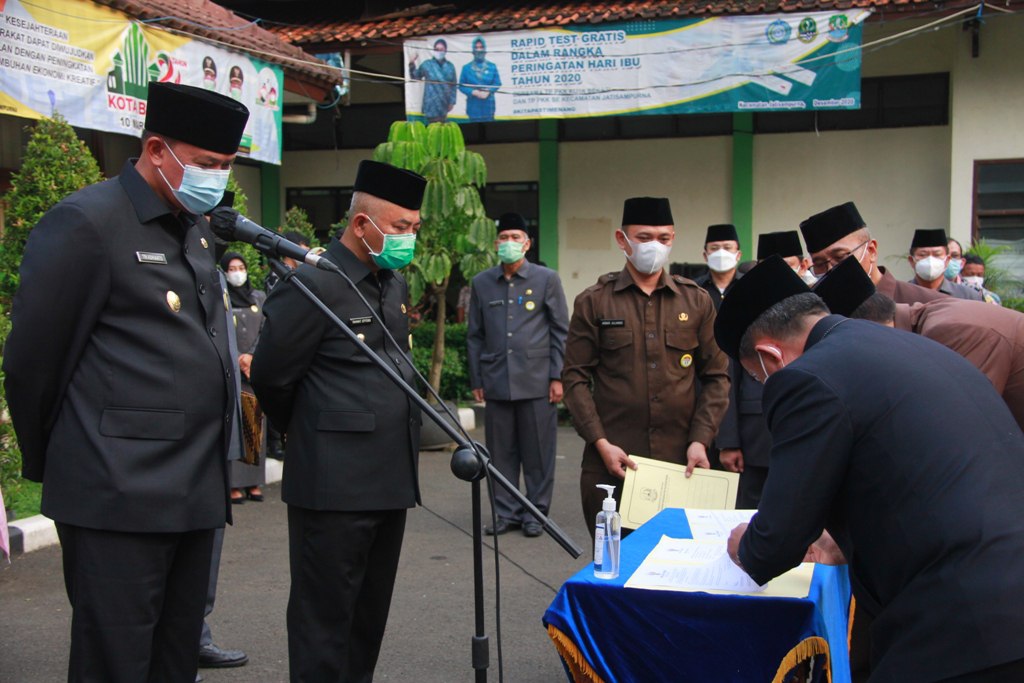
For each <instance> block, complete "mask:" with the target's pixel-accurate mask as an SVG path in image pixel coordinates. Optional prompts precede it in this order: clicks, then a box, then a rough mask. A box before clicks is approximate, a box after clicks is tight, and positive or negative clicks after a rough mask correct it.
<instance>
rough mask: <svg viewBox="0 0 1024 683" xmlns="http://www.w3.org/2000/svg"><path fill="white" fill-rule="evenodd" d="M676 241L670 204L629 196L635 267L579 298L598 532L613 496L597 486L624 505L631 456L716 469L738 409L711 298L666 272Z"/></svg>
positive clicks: (579, 356)
mask: <svg viewBox="0 0 1024 683" xmlns="http://www.w3.org/2000/svg"><path fill="white" fill-rule="evenodd" d="M674 239H675V228H674V226H673V221H672V211H671V208H670V207H669V203H668V200H667V199H663V198H655V197H635V198H633V199H627V200H626V203H625V208H624V210H623V215H622V229H621V230H619V231H617V232H616V233H615V240H616V242H617V243H618V245H619V248H620V249H622V250H623V252H625V254H626V266H625V268H623V269H622V270H621V271H620V272H618V273H609V274H607V275H602V276H601V277H600V278H599V279H598V281H597V284H595V285H593V286H591V287H589V288H587V289H586V290H584V291H583V292H582V293H581V294H580V295H579V296H578V297H576V302H575V306H574V310H573V315H572V320H571V321H570V322H569V337H568V340H567V341H566V347H565V367H564V369H563V371H562V384H563V386H564V389H565V398H564V400H565V404H566V405H567V406H568V408H569V412H570V413H572V418H573V423H574V425H575V426H576V431H577V432H579V434H580V436H582V437H583V439H584V441H586V444H587V445H586V447H585V448H584V450H583V466H582V472H581V474H580V495H581V498H582V501H583V515H584V518H585V520H586V522H587V526H588V528H590V529H591V534H593V523H594V518H595V516H596V515H597V513H598V511H599V510H600V509H601V500H602V499H603V498H604V497H605V494H604V492H603V491H602V490H601V489H598V488H596V485H597V484H613V485H615V486H616V490H615V497H616V499H618V498H619V494H620V491H621V486H622V479H623V478H624V477H625V473H626V468H627V467H629V468H630V469H636V464H635V463H634V462H633V461H632V460H631V459H630V458H629V454H633V455H641V456H644V457H649V458H655V459H657V460H664V461H667V462H675V463H679V464H684V463H685V464H686V465H687V467H688V469H689V470H690V471H691V472H692V471H693V468H694V467H695V466H697V467H705V468H706V467H708V458H707V447H708V444H710V443H711V440H712V438H714V436H715V432H716V431H717V430H718V424H719V422H720V421H721V419H722V416H723V415H724V413H725V408H726V404H727V403H728V394H729V376H728V359H727V357H726V355H725V354H724V353H722V352H721V351H720V350H719V348H718V345H717V344H716V343H715V338H714V322H715V308H714V305H713V304H712V303H711V297H710V296H708V293H707V292H706V291H705V290H704V289H702V288H701V287H699V286H698V285H697V284H696V283H695V282H693V281H692V280H687V279H685V278H682V277H679V276H670V275H669V274H668V273H666V272H665V270H664V266H665V264H666V262H667V261H668V255H669V252H670V251H671V249H672V242H673V240H674ZM698 378H699V380H700V383H701V385H702V389H701V392H700V395H699V396H698V395H697V391H696V386H697V384H696V382H697V379H698ZM591 382H593V389H591Z"/></svg>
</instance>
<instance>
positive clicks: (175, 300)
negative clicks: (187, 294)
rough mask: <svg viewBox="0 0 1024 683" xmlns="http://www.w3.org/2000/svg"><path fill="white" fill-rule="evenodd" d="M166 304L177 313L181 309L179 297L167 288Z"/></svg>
mask: <svg viewBox="0 0 1024 683" xmlns="http://www.w3.org/2000/svg"><path fill="white" fill-rule="evenodd" d="M167 306H168V307H169V308H170V309H171V310H172V311H174V312H175V313H177V312H178V311H180V310H181V297H180V296H178V295H177V294H175V293H174V292H172V291H170V290H168V292H167Z"/></svg>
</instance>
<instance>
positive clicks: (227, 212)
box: [210, 206, 338, 272]
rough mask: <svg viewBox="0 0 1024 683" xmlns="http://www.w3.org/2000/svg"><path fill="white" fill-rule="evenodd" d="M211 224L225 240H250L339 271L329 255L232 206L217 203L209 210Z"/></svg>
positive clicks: (277, 253)
mask: <svg viewBox="0 0 1024 683" xmlns="http://www.w3.org/2000/svg"><path fill="white" fill-rule="evenodd" d="M210 227H211V228H213V233H214V234H215V235H217V237H219V238H221V239H222V240H224V241H225V242H247V243H248V244H251V245H252V246H254V247H256V248H257V249H259V250H260V251H261V252H263V253H264V254H267V255H269V256H275V257H279V256H287V257H288V258H290V259H295V260H296V261H302V262H303V263H308V264H309V265H311V266H314V267H316V268H319V269H320V270H327V271H330V272H338V267H337V266H336V265H334V264H333V263H331V262H330V261H328V260H327V259H325V258H322V257H320V256H318V255H317V254H314V253H313V251H312V250H310V249H305V248H303V247H300V246H299V245H297V244H295V242H289V241H288V240H286V239H285V238H284V237H282V236H281V235H278V234H277V233H276V232H274V231H273V230H267V229H266V228H264V227H263V226H262V225H257V224H256V223H253V222H252V221H251V220H249V219H248V218H246V217H245V216H243V215H242V214H240V213H238V212H237V211H235V210H234V209H232V208H231V207H230V206H218V207H217V208H216V209H214V210H213V211H211V212H210Z"/></svg>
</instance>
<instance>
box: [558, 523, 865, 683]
mask: <svg viewBox="0 0 1024 683" xmlns="http://www.w3.org/2000/svg"><path fill="white" fill-rule="evenodd" d="M663 534H664V535H667V536H670V537H673V538H691V537H692V535H691V533H690V527H689V524H687V521H686V514H685V512H684V511H683V510H679V509H667V510H663V511H662V512H661V513H659V514H658V515H657V516H656V517H654V518H653V519H651V520H650V521H649V522H647V523H646V524H644V525H643V526H642V527H640V528H639V529H637V530H636V531H635V532H633V533H632V534H630V535H629V536H628V537H627V538H625V539H623V541H622V550H621V558H620V572H619V577H618V578H617V579H612V580H602V579H595V578H594V568H593V565H588V566H587V567H585V568H584V569H582V570H580V572H579V573H577V574H576V575H575V576H573V577H572V578H570V579H569V580H568V581H566V582H565V584H563V586H562V588H561V590H559V591H558V595H556V596H555V599H554V601H553V602H552V603H551V606H550V607H548V610H547V612H545V614H544V625H545V626H547V627H549V629H548V631H549V633H551V636H552V638H553V639H554V640H555V644H556V646H557V647H558V649H559V652H560V654H562V656H563V658H564V659H565V660H566V662H567V664H568V666H567V672H570V671H573V670H575V671H577V672H578V671H579V670H580V669H582V670H583V671H584V672H587V673H589V674H591V675H590V676H589V677H590V678H591V679H594V677H593V675H592V674H597V676H599V677H600V678H601V679H602V680H604V681H605V683H613V682H616V681H618V682H622V683H626V682H629V681H642V682H643V683H655V682H657V681H666V682H668V681H671V682H672V683H680V682H681V681H696V682H701V683H703V682H705V681H708V682H714V683H726V682H731V681H735V682H740V681H742V682H748V681H749V682H751V683H770V682H771V681H772V680H773V679H775V676H776V673H777V672H778V671H779V668H780V665H781V664H782V663H783V660H784V659H786V658H787V655H788V656H789V658H792V657H794V655H796V652H795V651H794V648H796V647H797V646H798V644H800V643H805V645H802V646H800V648H799V650H801V651H805V650H807V649H808V647H813V646H816V647H817V648H818V649H819V651H820V649H821V648H824V647H825V645H824V642H825V641H827V643H828V647H827V649H828V651H829V659H830V661H831V666H832V681H833V683H848V682H849V681H850V672H849V668H850V667H849V657H848V652H847V640H846V639H847V625H848V608H849V601H850V583H849V576H848V574H847V570H846V567H845V566H843V567H829V566H825V565H818V566H817V567H815V570H814V578H813V579H812V581H811V587H810V593H809V595H808V597H807V598H805V599H797V598H773V597H759V596H741V595H723V594H711V593H690V592H679V591H656V590H643V589H633V588H626V587H625V583H626V581H627V580H628V579H629V577H630V576H631V575H632V574H633V572H634V571H636V569H637V567H639V566H640V563H641V562H642V561H643V560H644V558H645V557H647V555H648V553H650V551H651V550H653V549H654V547H655V546H656V545H657V544H658V541H659V540H661V537H662V535H663ZM550 627H554V628H555V629H557V632H552V629H551V628H550ZM558 632H560V633H558ZM808 639H810V640H808ZM822 639H824V640H822ZM566 640H567V641H568V642H566ZM799 658H800V659H803V657H802V656H800V657H799ZM571 659H575V660H576V661H575V665H574V664H573V662H571V661H570V660H571ZM821 660H822V658H818V661H819V663H820V662H821ZM572 678H573V676H572V675H571V674H570V680H572Z"/></svg>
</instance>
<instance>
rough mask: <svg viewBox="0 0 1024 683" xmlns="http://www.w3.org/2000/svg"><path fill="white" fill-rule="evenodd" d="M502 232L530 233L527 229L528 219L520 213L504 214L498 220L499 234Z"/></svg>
mask: <svg viewBox="0 0 1024 683" xmlns="http://www.w3.org/2000/svg"><path fill="white" fill-rule="evenodd" d="M502 230H522V231H523V232H529V231H528V230H527V229H526V219H525V218H523V217H522V215H521V214H518V213H512V212H509V213H503V214H502V215H501V218H499V219H498V232H501V231H502Z"/></svg>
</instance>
